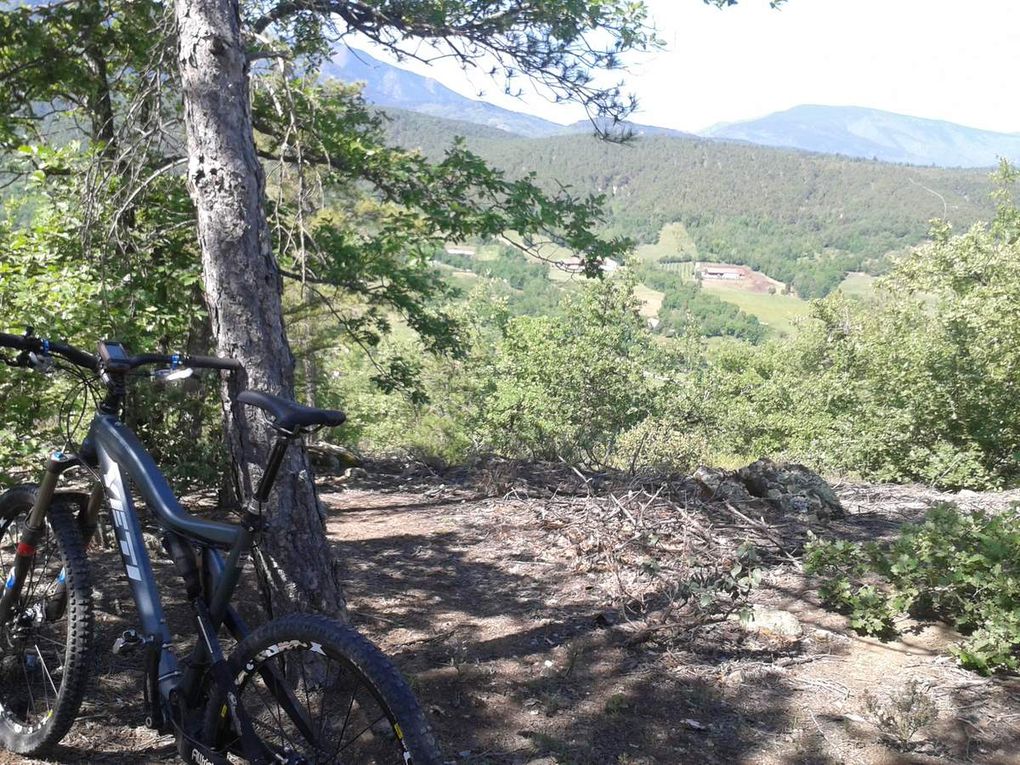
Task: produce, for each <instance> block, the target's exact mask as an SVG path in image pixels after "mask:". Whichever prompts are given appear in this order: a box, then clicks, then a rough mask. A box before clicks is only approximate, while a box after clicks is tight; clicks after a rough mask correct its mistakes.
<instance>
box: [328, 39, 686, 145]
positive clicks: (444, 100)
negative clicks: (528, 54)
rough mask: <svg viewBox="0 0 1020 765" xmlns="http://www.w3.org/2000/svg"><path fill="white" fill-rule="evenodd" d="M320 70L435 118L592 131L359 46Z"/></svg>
mask: <svg viewBox="0 0 1020 765" xmlns="http://www.w3.org/2000/svg"><path fill="white" fill-rule="evenodd" d="M322 74H323V75H324V76H325V77H327V78H335V79H339V80H343V81H344V82H363V83H365V90H364V94H365V99H366V100H367V101H368V102H369V103H372V104H375V105H376V106H380V107H382V108H383V109H386V108H388V107H389V108H397V109H408V110H410V111H415V112H419V113H421V114H428V115H431V116H433V117H442V118H444V119H453V120H459V121H462V122H472V123H474V124H476V125H485V126H487V127H490V128H496V129H498V130H502V131H504V132H506V133H511V134H513V135H515V136H521V137H524V138H545V137H547V136H554V135H570V134H574V133H590V132H592V131H593V127H592V125H591V123H590V122H588V121H586V120H582V121H580V122H575V123H573V124H571V125H561V124H559V123H558V122H550V121H549V120H545V119H542V118H541V117H535V116H532V115H530V114H523V113H521V112H516V111H513V110H511V109H504V108H503V107H501V106H495V105H494V104H490V103H487V102H486V101H481V100H478V99H473V98H467V97H466V96H462V95H461V94H460V93H457V92H455V91H453V90H451V89H450V88H448V87H446V86H445V85H443V84H442V83H441V82H439V81H438V80H434V79H433V78H431V77H425V76H423V75H420V74H415V73H414V72H411V71H408V70H407V69H401V68H400V67H398V66H393V65H392V64H387V63H385V62H383V61H380V60H378V59H376V58H374V57H372V56H370V55H369V54H368V53H365V52H364V51H360V50H351V49H344V50H341V51H338V52H337V54H336V55H335V56H334V57H333V60H332V61H330V62H328V63H327V64H326V65H325V66H323V68H322ZM625 127H626V128H627V129H629V130H631V131H632V132H633V133H634V134H636V135H672V136H686V135H690V134H689V133H684V132H682V131H679V130H671V129H669V128H662V127H653V126H650V125H638V124H631V123H625Z"/></svg>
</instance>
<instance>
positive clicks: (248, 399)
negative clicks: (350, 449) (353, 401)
mask: <svg viewBox="0 0 1020 765" xmlns="http://www.w3.org/2000/svg"><path fill="white" fill-rule="evenodd" d="M237 400H238V401H240V402H241V403H242V404H248V405H249V406H257V407H258V408H259V409H262V410H263V411H265V412H267V413H268V414H269V415H270V416H271V417H272V418H273V427H274V428H276V429H277V430H283V431H286V432H288V433H294V432H296V431H297V430H298V429H300V428H309V427H313V426H315V425H326V426H328V427H331V428H334V427H336V426H337V425H342V424H343V423H344V421H345V420H346V419H347V415H346V414H344V413H343V412H339V411H337V410H335V409H316V408H314V407H311V406H303V405H301V404H298V403H297V402H295V401H290V400H288V399H285V398H282V397H280V396H274V395H272V394H270V393H263V392H262V391H259V390H246V391H242V392H241V393H239V394H237Z"/></svg>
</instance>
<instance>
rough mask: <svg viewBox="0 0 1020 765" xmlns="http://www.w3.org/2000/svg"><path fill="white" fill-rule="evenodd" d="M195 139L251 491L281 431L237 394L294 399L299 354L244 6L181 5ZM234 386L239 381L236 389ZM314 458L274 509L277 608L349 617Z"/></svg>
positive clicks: (206, 0)
mask: <svg viewBox="0 0 1020 765" xmlns="http://www.w3.org/2000/svg"><path fill="white" fill-rule="evenodd" d="M175 12H176V17H177V27H178V34H179V39H180V50H179V58H180V72H181V85H182V89H183V97H184V119H185V124H186V126H187V134H188V185H189V189H190V192H191V196H192V198H193V200H194V202H195V207H196V208H197V211H198V235H199V241H200V244H201V248H202V264H203V273H204V283H205V290H206V301H207V303H208V306H209V313H210V317H211V321H212V328H213V333H214V335H215V338H216V345H217V352H218V353H219V354H220V355H223V356H229V357H232V358H235V359H238V360H239V361H240V362H241V363H242V364H243V365H244V367H245V370H246V372H245V373H244V374H242V375H240V376H239V379H238V380H237V381H236V382H235V383H234V385H235V389H234V390H228V389H225V390H224V392H223V399H224V409H225V412H226V418H227V429H228V441H229V444H230V449H231V452H232V456H233V457H234V460H235V463H236V464H237V465H238V466H239V467H240V471H239V473H240V475H239V480H240V483H241V489H242V491H243V492H244V496H251V493H252V484H253V482H254V481H255V480H256V479H257V476H258V474H259V472H260V471H261V466H262V465H264V464H265V462H266V458H267V456H268V449H269V444H270V442H271V438H272V432H271V430H270V429H269V428H268V427H267V425H266V424H265V422H264V421H263V419H262V418H261V417H260V416H259V415H258V414H257V412H255V411H251V410H249V411H248V412H243V411H240V410H239V409H238V408H237V406H236V405H232V404H231V397H232V395H235V394H236V393H237V392H238V390H240V389H241V388H242V387H248V388H253V389H258V390H264V391H267V392H269V393H274V394H278V395H286V396H292V395H293V393H294V357H293V355H292V353H291V350H290V346H289V345H288V343H287V336H286V332H285V330H284V325H283V306H282V285H281V279H280V274H279V270H278V268H277V265H276V261H275V259H274V258H273V254H272V248H271V245H270V236H269V227H268V225H267V222H266V213H265V208H264V206H263V201H264V191H265V178H264V175H263V171H262V167H261V165H260V164H259V161H258V159H257V157H256V154H255V140H254V136H253V133H252V122H251V108H250V103H249V82H248V62H247V59H246V56H245V51H244V48H243V46H242V44H241V34H240V16H239V10H238V2H237V0H175ZM228 387H229V386H228ZM310 475H311V472H310V468H309V465H308V459H307V455H306V454H305V453H304V450H303V449H302V450H298V449H291V454H290V458H289V460H288V462H287V463H286V464H285V465H284V470H283V471H281V476H280V480H279V482H278V486H277V489H276V491H275V493H274V497H273V498H272V500H271V501H270V503H269V504H270V508H269V512H268V513H267V522H268V528H267V530H266V533H265V535H264V537H265V544H264V549H265V551H266V552H267V553H269V556H270V558H271V559H272V561H273V564H274V565H273V571H272V574H273V579H272V587H271V592H272V597H271V603H272V609H273V611H274V612H275V613H277V614H278V613H284V612H288V611H293V610H309V609H312V610H318V611H322V612H325V613H327V614H330V615H332V616H337V617H343V616H344V615H345V608H344V599H343V591H342V588H341V586H340V577H339V570H338V569H339V566H338V563H337V561H336V560H335V558H334V556H333V555H332V552H331V550H330V547H329V545H328V543H327V540H326V536H325V526H324V522H323V516H322V514H321V512H320V508H319V505H318V502H317V500H316V497H315V494H314V491H313V490H312V488H311V485H310V481H309V480H308V479H309V476H310Z"/></svg>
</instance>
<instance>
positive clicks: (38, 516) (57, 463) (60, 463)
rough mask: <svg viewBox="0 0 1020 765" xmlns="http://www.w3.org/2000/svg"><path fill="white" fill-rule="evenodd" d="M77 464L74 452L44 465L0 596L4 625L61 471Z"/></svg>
mask: <svg viewBox="0 0 1020 765" xmlns="http://www.w3.org/2000/svg"><path fill="white" fill-rule="evenodd" d="M78 463H79V459H78V458H77V457H76V456H74V455H67V454H64V453H63V452H59V451H58V452H53V454H51V455H50V459H49V462H48V463H47V464H46V472H45V473H44V474H43V478H42V481H40V482H39V488H38V490H37V491H36V496H35V504H34V505H32V509H31V510H30V511H29V513H28V520H27V521H26V522H25V526H24V528H23V530H22V532H21V539H20V540H19V541H18V549H17V553H16V554H15V556H14V568H13V569H12V570H11V572H10V574H9V576H8V577H7V581H6V582H5V583H4V589H3V595H2V596H0V625H4V624H6V623H7V621H8V620H9V619H10V617H11V611H12V609H13V608H14V604H15V603H17V602H18V600H19V598H20V597H21V590H22V588H23V587H24V585H25V578H26V576H27V574H28V569H29V567H30V566H31V565H32V559H33V558H34V557H35V550H36V547H37V546H38V544H39V542H40V541H41V540H42V537H43V534H44V533H45V531H46V513H48V512H49V509H50V505H52V504H53V495H54V493H56V490H57V482H58V481H59V479H60V476H61V474H62V473H63V472H64V471H65V470H67V469H68V468H71V467H74V466H75V465H77V464H78Z"/></svg>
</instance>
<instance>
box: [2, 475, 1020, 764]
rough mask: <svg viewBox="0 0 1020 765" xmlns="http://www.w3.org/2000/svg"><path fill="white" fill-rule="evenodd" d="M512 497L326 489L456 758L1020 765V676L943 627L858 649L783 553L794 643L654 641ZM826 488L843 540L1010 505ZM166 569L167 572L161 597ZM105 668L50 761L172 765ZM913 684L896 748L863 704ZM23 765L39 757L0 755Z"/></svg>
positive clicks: (418, 480)
mask: <svg viewBox="0 0 1020 765" xmlns="http://www.w3.org/2000/svg"><path fill="white" fill-rule="evenodd" d="M505 488H506V487H505V486H500V487H499V490H498V491H496V490H494V487H493V485H492V484H491V483H489V484H486V483H485V482H481V483H479V482H477V481H472V480H470V479H468V478H465V476H463V475H450V474H447V475H428V474H426V475H422V473H421V472H416V473H414V474H406V473H405V474H404V475H399V474H389V475H382V476H379V477H376V478H369V477H368V476H365V475H362V476H361V477H360V478H353V479H346V480H339V479H338V480H332V481H327V482H325V483H324V484H323V486H322V499H323V501H324V503H325V504H326V506H327V507H328V509H329V519H328V529H329V534H330V536H331V538H332V539H333V540H334V541H335V543H336V545H337V550H338V552H339V554H340V556H341V557H342V559H343V560H344V562H345V566H346V574H347V577H348V580H349V586H348V596H349V599H350V604H349V605H350V610H351V614H352V620H353V622H354V623H355V624H356V625H357V626H358V627H359V628H360V629H361V630H363V631H364V632H366V633H367V634H368V635H369V636H370V637H371V638H372V639H373V640H374V641H376V642H377V643H378V644H379V645H380V646H381V647H382V648H383V649H384V650H385V651H386V652H387V653H388V654H390V655H391V656H392V657H393V658H394V660H395V661H396V663H397V664H398V665H399V666H400V668H401V669H402V670H403V671H404V673H405V674H406V675H407V676H408V678H409V679H410V680H411V682H412V684H413V686H414V688H415V690H416V692H417V693H418V695H419V697H420V698H421V699H422V702H423V705H424V706H425V707H426V708H427V710H428V714H429V716H430V718H431V720H432V722H433V725H434V726H435V728H436V731H437V734H438V736H439V739H440V741H441V742H442V744H443V747H444V750H445V752H446V754H447V757H448V759H449V761H450V762H451V763H477V764H478V765H482V764H489V765H525V764H529V765H556V764H560V765H566V764H567V763H576V764H577V765H583V764H587V763H592V764H597V765H602V764H605V765H639V764H640V765H652V764H653V763H654V764H658V763H661V764H662V765H670V764H673V763H677V764H679V763H762V764H763V765H771V764H775V765H779V764H780V763H783V764H789V765H808V764H809V763H811V764H814V763H817V764H819V765H824V764H826V763H855V764H856V763H860V764H861V765H887V764H891V763H919V764H920V763H932V764H934V763H939V764H943V763H988V764H989V765H1013V764H1015V763H1020V755H1018V754H1017V753H1018V751H1020V746H1018V745H1020V680H1018V679H1017V678H1015V677H995V678H982V677H979V676H977V675H975V674H973V673H969V672H966V671H963V670H961V669H959V668H957V667H956V666H955V664H954V662H953V660H952V659H950V658H948V657H947V655H946V652H945V648H946V647H947V646H948V645H949V644H950V643H951V642H952V641H953V640H954V639H956V637H957V636H955V635H954V634H952V632H951V631H949V630H947V629H946V628H944V627H939V626H937V625H920V624H918V625H913V624H910V623H904V624H902V625H900V626H901V632H902V633H903V637H901V638H900V639H897V640H895V641H890V642H881V641H878V640H874V639H866V638H862V637H859V636H857V635H855V634H854V633H853V632H852V631H850V630H849V628H848V625H847V623H846V619H845V618H844V617H841V616H839V615H835V614H832V613H829V612H826V611H825V610H823V609H822V608H821V607H820V605H819V603H818V598H817V596H816V594H815V588H816V583H815V582H812V581H811V580H810V579H809V578H806V577H805V576H804V575H803V574H802V573H800V572H799V571H798V567H797V565H796V563H795V562H794V561H789V562H787V563H785V564H778V565H773V566H770V567H769V568H768V569H767V572H766V576H765V578H764V580H763V582H762V583H761V586H760V587H759V588H758V589H757V590H756V591H755V593H754V594H753V596H752V599H753V601H754V602H755V603H757V604H759V605H760V606H762V607H768V608H770V609H774V610H776V611H781V612H784V613H785V614H787V617H785V618H786V619H787V621H789V615H792V616H793V617H795V618H796V622H794V627H798V628H799V630H796V629H795V630H794V632H795V633H796V634H793V635H791V634H787V633H786V632H785V631H778V632H774V631H771V630H768V629H765V630H760V631H746V630H744V629H742V628H741V627H740V626H739V624H737V623H736V622H735V621H733V620H727V621H723V622H721V623H716V624H710V625H708V626H706V628H705V629H702V630H698V631H697V632H695V633H692V634H691V635H690V636H689V637H687V638H684V639H673V640H662V641H659V640H657V639H656V638H655V635H654V634H653V635H652V636H651V639H650V638H649V633H648V632H647V631H645V632H642V631H641V625H640V624H638V623H635V622H633V621H631V620H630V619H628V618H627V617H626V615H625V614H623V613H622V612H621V611H620V609H618V608H617V607H616V606H615V605H614V603H615V602H616V601H615V600H614V597H613V595H612V592H611V591H610V590H611V586H612V584H611V581H610V580H611V577H609V578H607V575H606V573H605V572H599V571H596V570H592V569H591V568H590V567H585V566H583V565H581V558H580V557H579V555H578V553H577V550H576V549H575V547H576V545H575V544H574V542H572V541H570V540H568V539H566V538H565V537H563V535H561V534H559V533H558V532H557V531H556V530H555V528H551V527H550V524H549V523H548V519H547V518H546V516H545V515H544V510H543V500H542V499H540V498H539V499H536V498H534V497H533V496H532V497H528V496H525V495H523V494H522V493H521V492H519V491H511V492H509V493H508V494H507V496H503V493H504V492H503V491H502V490H503V489H505ZM836 489H837V492H838V493H839V495H840V498H841V499H842V501H843V503H844V506H845V507H846V508H847V510H848V511H849V513H850V515H849V517H848V518H847V519H845V520H843V521H841V522H840V523H838V524H835V525H834V526H833V528H832V531H833V533H836V534H840V535H843V536H848V537H859V538H862V537H868V538H876V537H883V536H888V535H891V534H892V533H894V532H895V530H896V528H897V527H898V526H899V525H900V524H902V523H903V522H904V521H906V520H911V519H914V518H917V517H918V516H919V515H921V514H923V512H924V510H925V509H926V508H927V507H929V506H930V505H931V504H933V503H935V502H937V501H940V500H944V499H952V500H954V501H958V502H959V503H960V504H961V505H962V506H964V507H967V506H971V507H984V508H988V507H993V508H998V509H1003V508H1005V507H1007V506H1008V505H1009V504H1010V503H1011V502H1012V501H1015V500H1017V499H1018V498H1020V497H1018V496H1016V495H1015V494H996V495H988V494H964V495H953V496H948V495H939V494H937V493H935V492H932V491H929V490H927V489H923V488H913V487H874V486H854V485H842V486H837V487H836ZM493 493H496V494H497V495H498V496H496V497H492V496H487V495H491V494H493ZM101 558H102V559H103V561H104V563H103V564H102V565H100V564H99V562H98V561H97V566H99V573H98V574H97V577H96V579H97V582H96V584H97V590H98V594H99V598H98V601H97V602H98V604H99V611H100V625H101V629H102V639H101V641H100V645H101V647H102V646H109V645H112V643H113V640H114V638H115V637H116V635H117V634H118V633H119V632H120V631H121V630H123V629H125V628H126V627H127V626H131V619H132V609H133V606H131V604H130V601H129V599H128V598H127V592H126V588H124V586H123V582H122V578H121V577H119V576H118V575H117V574H116V573H115V572H116V568H115V567H114V565H115V564H116V560H114V559H113V553H112V552H111V551H109V550H107V551H105V552H104V553H103V554H102V556H101ZM168 567H169V564H157V570H158V573H159V575H160V576H162V577H165V579H166V581H167V582H168V583H169V582H173V573H172V571H170V570H169V568H168ZM169 615H170V617H171V620H172V621H174V620H176V619H179V618H180V617H181V616H182V614H181V609H180V608H179V607H172V608H170V609H169ZM179 629H180V631H181V632H182V633H184V631H185V630H186V627H184V625H183V623H181V625H180V627H179ZM98 664H99V673H98V678H97V681H96V683H95V684H94V688H93V689H92V692H91V693H90V696H89V700H88V701H87V703H86V705H85V708H84V709H83V713H82V718H81V720H80V721H79V723H78V724H77V725H76V726H75V727H74V729H73V730H72V732H71V734H69V736H68V737H67V739H66V740H65V742H64V745H63V746H62V747H61V748H60V750H59V751H57V752H56V753H55V754H54V756H53V758H52V759H51V760H47V761H48V762H64V763H72V762H74V763H78V762H103V763H163V762H173V761H174V752H173V746H172V741H171V739H170V738H168V737H159V736H157V735H156V734H154V733H152V732H151V731H149V730H148V729H146V728H145V727H144V714H145V713H144V710H143V707H142V704H141V702H140V698H141V691H140V688H139V686H138V676H139V672H140V669H141V667H140V663H139V660H137V659H134V658H131V659H119V658H116V657H113V656H112V655H110V654H109V653H108V651H102V655H101V656H100V657H98ZM908 680H915V681H917V682H918V683H919V685H920V687H921V688H922V689H924V690H925V692H926V693H928V694H929V695H930V696H931V697H932V698H933V699H934V700H935V701H936V703H937V705H938V718H937V720H936V721H935V722H934V723H932V724H930V725H928V726H926V727H925V728H924V729H923V730H921V731H920V732H919V733H918V734H917V735H916V737H915V739H914V742H913V744H912V746H911V748H910V750H909V751H902V750H900V749H897V748H896V747H895V746H894V745H893V744H892V743H891V742H889V741H886V740H884V739H883V736H882V734H881V732H880V731H879V730H878V728H877V727H876V725H875V724H874V720H873V718H872V717H871V716H870V715H869V713H868V711H867V709H866V707H865V703H864V695H865V693H867V692H869V691H870V692H872V693H873V694H875V695H876V696H879V697H882V696H883V695H884V694H895V693H897V692H899V691H900V690H901V689H902V687H903V685H904V683H906V682H907V681H908ZM16 762H18V763H20V762H27V761H26V760H22V759H19V758H16V757H10V756H4V755H0V763H2V765H8V764H9V763H16Z"/></svg>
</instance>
